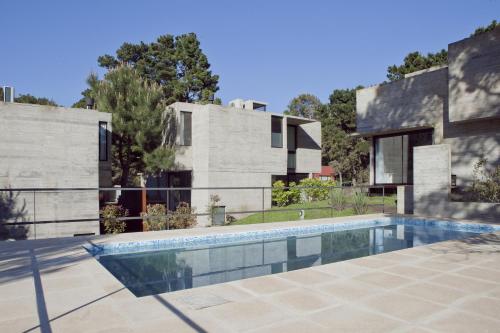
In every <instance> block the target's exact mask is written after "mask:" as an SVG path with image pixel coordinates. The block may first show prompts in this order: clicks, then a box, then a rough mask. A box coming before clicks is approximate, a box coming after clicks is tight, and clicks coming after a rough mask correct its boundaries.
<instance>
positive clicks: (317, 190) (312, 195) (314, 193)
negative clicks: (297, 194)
mask: <svg viewBox="0 0 500 333" xmlns="http://www.w3.org/2000/svg"><path fill="white" fill-rule="evenodd" d="M300 186H303V187H305V188H303V189H302V193H304V196H305V199H306V201H319V200H326V199H328V197H329V195H330V189H331V187H332V186H335V182H334V181H332V180H327V181H322V180H320V179H318V178H304V179H302V180H301V181H300Z"/></svg>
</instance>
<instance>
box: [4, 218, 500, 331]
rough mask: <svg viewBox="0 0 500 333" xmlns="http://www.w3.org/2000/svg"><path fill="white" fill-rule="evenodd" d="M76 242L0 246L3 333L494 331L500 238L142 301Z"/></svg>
mask: <svg viewBox="0 0 500 333" xmlns="http://www.w3.org/2000/svg"><path fill="white" fill-rule="evenodd" d="M339 220H341V221H345V220H346V218H342V219H329V220H324V221H322V223H335V222H337V221H339ZM311 222H312V221H307V222H296V223H293V224H291V223H288V224H286V225H300V224H301V223H308V224H310V223H311ZM315 222H317V221H315ZM275 226H276V224H274V225H271V224H268V225H265V226H263V225H253V226H241V227H229V228H228V227H223V229H220V228H208V229H192V230H189V231H188V233H189V234H199V233H219V232H221V230H222V231H223V232H229V231H231V232H234V231H240V230H250V229H262V228H270V227H275ZM185 232H186V231H184V233H185ZM178 234H179V231H175V232H170V233H162V234H161V238H162V237H171V236H175V235H178ZM134 237H135V238H136V239H137V238H141V239H142V238H151V237H156V236H155V233H144V234H135V235H131V234H128V235H119V236H116V237H109V236H107V237H98V238H94V239H93V241H96V242H107V241H110V240H111V241H116V240H127V239H132V238H134ZM85 241H86V240H85V239H83V238H80V239H75V238H71V239H58V240H37V241H22V242H12V243H8V242H3V243H1V244H0V332H3V333H4V332H175V333H180V332H235V331H248V332H390V331H394V332H500V233H497V234H487V235H481V236H476V237H474V238H470V239H467V240H463V241H448V242H442V243H436V244H433V245H428V246H423V247H417V248H412V249H406V250H400V251H396V252H391V253H386V254H381V255H377V256H371V257H365V258H360V259H354V260H349V261H344V262H339V263H334V264H329V265H323V266H317V267H313V268H307V269H303V270H298V271H292V272H287V273H281V274H276V275H270V276H264V277H258V278H252V279H247V280H240V281H234V282H229V283H225V284H219V285H211V286H207V287H201V288H195V289H190V290H183V291H178V292H174V293H167V294H161V295H157V296H147V297H141V298H136V297H135V296H133V295H132V294H131V293H130V292H129V291H128V290H127V289H124V288H123V286H122V285H121V284H120V283H119V282H118V281H117V280H116V279H115V278H114V277H113V276H112V275H111V274H110V273H108V272H107V271H106V270H105V269H104V268H103V267H102V266H101V265H100V264H99V263H98V262H97V261H96V260H95V259H94V258H92V257H90V256H89V255H88V254H87V253H86V252H85V251H84V250H83V249H82V247H81V245H82V244H83V243H85Z"/></svg>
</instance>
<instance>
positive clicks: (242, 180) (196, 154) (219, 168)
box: [171, 103, 321, 225]
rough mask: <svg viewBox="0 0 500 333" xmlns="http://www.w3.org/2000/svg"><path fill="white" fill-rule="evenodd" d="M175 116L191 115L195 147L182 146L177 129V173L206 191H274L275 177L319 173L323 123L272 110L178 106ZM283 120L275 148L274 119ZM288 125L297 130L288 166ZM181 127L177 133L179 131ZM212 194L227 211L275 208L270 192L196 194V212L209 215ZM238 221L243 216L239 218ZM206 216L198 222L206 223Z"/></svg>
mask: <svg viewBox="0 0 500 333" xmlns="http://www.w3.org/2000/svg"><path fill="white" fill-rule="evenodd" d="M171 107H172V108H173V109H174V111H175V113H176V115H177V118H178V119H180V113H181V112H190V113H191V115H192V144H191V145H190V146H181V145H180V144H181V135H182V133H181V130H178V131H177V144H178V145H177V154H176V163H177V167H176V170H177V171H179V170H184V171H191V175H192V184H191V186H192V187H194V188H200V187H203V188H207V187H271V186H272V183H271V178H272V176H273V175H287V173H289V172H294V173H306V174H310V173H313V172H319V171H320V169H321V123H320V122H318V121H314V120H309V119H304V118H299V117H292V116H283V115H281V114H273V113H270V112H262V111H256V110H248V109H239V108H234V107H223V106H218V105H212V104H207V105H198V104H190V103H174V104H172V105H171ZM272 116H277V117H280V118H281V119H282V141H283V145H282V147H280V148H274V147H272V146H271V117H272ZM287 125H294V126H297V127H296V128H297V136H296V138H297V147H296V150H295V152H296V167H295V169H294V170H290V169H288V168H287V163H288V149H287ZM180 127H181V126H180V124H179V125H178V129H180ZM211 194H217V195H219V197H220V198H221V201H220V202H219V205H221V206H225V207H226V212H227V213H228V214H231V212H236V211H253V210H260V209H262V205H264V208H265V209H269V208H270V207H271V190H270V189H265V190H264V191H262V189H258V190H257V189H242V190H217V191H214V190H210V191H209V190H196V189H195V190H193V191H192V192H191V205H192V207H194V208H195V209H196V211H197V212H198V213H204V212H206V207H207V206H208V204H209V198H210V195H211ZM235 217H240V216H235ZM207 223H208V221H207V220H206V218H203V217H201V218H198V224H199V225H204V224H207Z"/></svg>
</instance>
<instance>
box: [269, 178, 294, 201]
mask: <svg viewBox="0 0 500 333" xmlns="http://www.w3.org/2000/svg"><path fill="white" fill-rule="evenodd" d="M271 196H272V200H273V201H274V202H275V203H276V205H277V206H278V207H284V206H287V205H290V204H294V203H299V202H300V189H299V188H297V184H295V182H290V184H289V186H288V189H287V188H286V187H285V183H284V182H283V181H281V180H277V181H275V182H274V183H273V190H272V192H271Z"/></svg>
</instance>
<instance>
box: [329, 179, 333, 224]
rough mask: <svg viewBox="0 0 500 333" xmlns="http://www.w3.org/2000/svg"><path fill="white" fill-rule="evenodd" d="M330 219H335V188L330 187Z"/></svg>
mask: <svg viewBox="0 0 500 333" xmlns="http://www.w3.org/2000/svg"><path fill="white" fill-rule="evenodd" d="M330 217H333V186H330Z"/></svg>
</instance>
